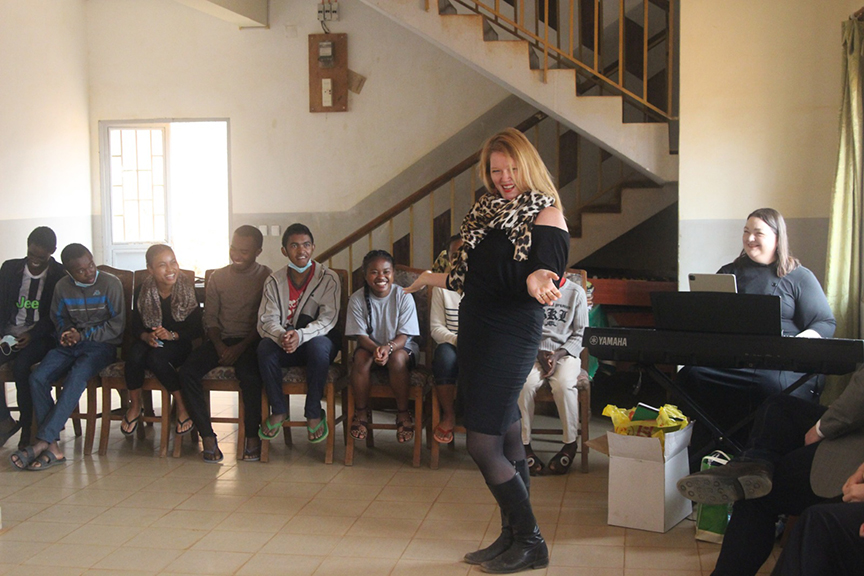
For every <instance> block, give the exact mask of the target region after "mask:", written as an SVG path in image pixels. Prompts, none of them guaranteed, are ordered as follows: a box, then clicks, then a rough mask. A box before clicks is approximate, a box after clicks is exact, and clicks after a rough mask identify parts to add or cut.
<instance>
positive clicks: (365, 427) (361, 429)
mask: <svg viewBox="0 0 864 576" xmlns="http://www.w3.org/2000/svg"><path fill="white" fill-rule="evenodd" d="M362 412H365V413H366V420H363V419H361V418H360V414H361V413H362ZM350 433H351V437H352V438H354V439H355V440H365V439H366V435H367V434H369V410H368V409H366V408H357V409H355V410H354V417H353V418H352V419H351V430H350Z"/></svg>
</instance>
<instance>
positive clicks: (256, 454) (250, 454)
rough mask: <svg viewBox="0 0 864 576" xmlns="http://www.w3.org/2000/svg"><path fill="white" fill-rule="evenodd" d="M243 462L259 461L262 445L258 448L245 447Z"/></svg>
mask: <svg viewBox="0 0 864 576" xmlns="http://www.w3.org/2000/svg"><path fill="white" fill-rule="evenodd" d="M242 460H243V462H258V461H259V460H261V447H260V446H259V447H257V448H251V449H250V448H244V449H243V458H242Z"/></svg>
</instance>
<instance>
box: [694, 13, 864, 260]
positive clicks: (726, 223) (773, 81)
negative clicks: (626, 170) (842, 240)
mask: <svg viewBox="0 0 864 576" xmlns="http://www.w3.org/2000/svg"><path fill="white" fill-rule="evenodd" d="M858 3H859V4H860V0H858ZM851 11H852V8H850V0H822V1H820V2H812V1H811V0H761V1H759V2H753V1H752V0H724V1H723V2H717V1H715V0H687V1H684V2H681V94H680V101H681V106H680V109H681V114H680V116H681V137H680V164H679V166H680V181H679V195H680V206H679V214H680V235H681V240H680V241H681V246H680V258H679V263H680V265H679V275H680V276H681V277H683V276H684V275H685V274H687V273H688V272H692V271H703V270H710V271H714V270H716V269H717V268H718V267H719V266H720V265H721V264H723V263H725V262H728V261H730V260H732V259H733V257H734V256H736V255H737V253H738V251H740V230H741V228H742V226H743V222H744V218H745V217H746V216H747V214H748V213H749V212H751V211H752V210H754V209H756V208H760V207H763V206H770V207H774V208H777V209H778V210H780V211H781V212H782V213H783V214H784V216H785V217H786V219H787V221H788V222H789V224H790V239H791V243H792V248H793V251H796V252H798V253H799V255H800V256H802V261H804V264H805V265H808V266H809V267H811V268H813V269H814V272H816V273H817V275H820V276H821V274H822V273H823V269H824V251H825V246H826V240H827V230H828V225H827V217H828V207H829V202H830V195H831V188H832V185H833V179H834V170H835V164H836V154H837V141H838V111H839V106H840V94H841V87H842V74H841V62H842V60H841V55H842V48H841V35H840V25H841V22H842V21H843V20H844V19H845V18H847V17H848V15H849V14H850V13H851ZM796 232H798V233H799V234H797V235H796ZM805 254H806V256H807V257H806V258H805V257H804V256H805Z"/></svg>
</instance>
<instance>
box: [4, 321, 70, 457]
mask: <svg viewBox="0 0 864 576" xmlns="http://www.w3.org/2000/svg"><path fill="white" fill-rule="evenodd" d="M56 345H57V342H56V341H55V340H54V337H53V336H50V335H47V336H41V337H37V338H34V339H32V340H31V341H30V343H29V344H27V346H25V347H24V348H22V349H20V350H15V349H14V348H13V349H12V353H11V354H10V355H9V356H5V355H2V354H0V365H2V364H5V363H7V362H11V361H13V360H14V361H15V363H14V364H13V365H12V375H13V376H14V377H15V392H16V395H17V400H18V410H20V414H19V415H18V421H19V422H20V423H21V442H23V443H24V444H29V443H30V427H31V426H32V425H33V396H32V395H31V394H30V369H31V368H32V367H33V365H34V364H37V363H39V362H41V361H42V359H43V358H45V355H46V354H48V351H49V350H51V349H52V348H54V346H56ZM11 417H12V415H11V414H10V413H9V408H8V407H7V406H6V394H3V397H2V398H0V420H6V419H8V418H11Z"/></svg>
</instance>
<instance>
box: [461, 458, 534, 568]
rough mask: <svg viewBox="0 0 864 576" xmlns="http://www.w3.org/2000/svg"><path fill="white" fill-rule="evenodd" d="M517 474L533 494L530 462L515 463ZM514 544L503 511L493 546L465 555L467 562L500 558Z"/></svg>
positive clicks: (473, 562)
mask: <svg viewBox="0 0 864 576" xmlns="http://www.w3.org/2000/svg"><path fill="white" fill-rule="evenodd" d="M513 466H514V467H515V468H516V472H517V473H518V474H519V476H521V477H522V482H523V483H524V484H525V489H526V490H527V491H528V493H529V494H530V493H531V475H530V474H529V473H528V461H527V460H517V461H516V462H513ZM511 544H513V531H512V530H511V529H510V523H509V522H507V516H505V515H504V510H501V534H499V535H498V538H496V539H495V541H494V542H492V544H490V545H489V546H487V547H486V548H481V549H480V550H477V551H476V552H469V553H468V554H465V558H464V560H465V562H467V563H468V564H482V563H483V562H488V561H489V560H492V559H493V558H495V557H497V556H500V555H501V554H503V553H504V552H506V551H507V549H508V548H510V546H511Z"/></svg>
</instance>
